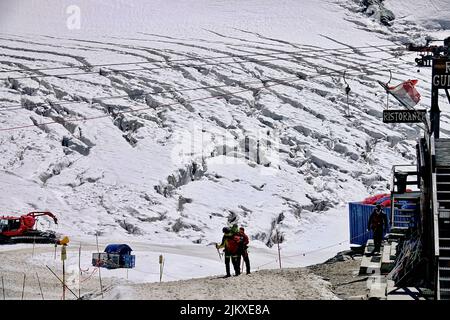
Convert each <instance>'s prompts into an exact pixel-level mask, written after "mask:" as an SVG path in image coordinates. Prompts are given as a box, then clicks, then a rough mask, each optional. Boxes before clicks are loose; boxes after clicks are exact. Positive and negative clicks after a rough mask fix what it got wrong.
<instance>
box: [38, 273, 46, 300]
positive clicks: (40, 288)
mask: <svg viewBox="0 0 450 320" xmlns="http://www.w3.org/2000/svg"><path fill="white" fill-rule="evenodd" d="M36 277H37V281H38V284H39V290H40V291H41V296H42V300H45V299H44V294H43V293H42V287H41V281H40V280H39V274H38V273H37V272H36Z"/></svg>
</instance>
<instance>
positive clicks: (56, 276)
mask: <svg viewBox="0 0 450 320" xmlns="http://www.w3.org/2000/svg"><path fill="white" fill-rule="evenodd" d="M45 266H46V267H47V269H48V270H49V271H50V272H51V273H52V274H53V275H54V276H55V278H56V279H58V281H59V282H61V283H63V282H62V280H61V279H60V278H59V277H58V275H57V274H56V273H55V272H54V271H53V270H52V269H50V267H49V266H48V265H45ZM66 288H67V289H68V290H69V291H70V292H71V293H72V294H73V295H74V296H75V298H77V299H78V297H77V295H76V294H75V293H74V292H73V291H72V290H71V289H70V288H69V287H68V286H66Z"/></svg>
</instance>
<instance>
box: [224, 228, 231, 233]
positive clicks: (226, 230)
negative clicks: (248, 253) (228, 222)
mask: <svg viewBox="0 0 450 320" xmlns="http://www.w3.org/2000/svg"><path fill="white" fill-rule="evenodd" d="M222 232H223V233H229V232H230V228H228V227H223V229H222Z"/></svg>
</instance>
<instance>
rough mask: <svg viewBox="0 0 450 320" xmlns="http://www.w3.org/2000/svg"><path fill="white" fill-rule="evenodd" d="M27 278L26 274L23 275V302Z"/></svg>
mask: <svg viewBox="0 0 450 320" xmlns="http://www.w3.org/2000/svg"><path fill="white" fill-rule="evenodd" d="M26 277H27V274H26V273H24V274H23V286H22V300H23V296H24V294H25V279H26Z"/></svg>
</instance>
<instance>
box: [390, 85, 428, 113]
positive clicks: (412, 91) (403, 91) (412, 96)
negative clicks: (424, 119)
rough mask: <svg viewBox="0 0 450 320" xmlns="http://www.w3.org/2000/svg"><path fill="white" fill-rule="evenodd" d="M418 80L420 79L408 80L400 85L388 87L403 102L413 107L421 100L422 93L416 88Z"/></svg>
mask: <svg viewBox="0 0 450 320" xmlns="http://www.w3.org/2000/svg"><path fill="white" fill-rule="evenodd" d="M417 82H418V80H407V81H405V82H403V83H401V84H399V85H398V86H395V87H387V90H388V92H389V93H390V94H392V95H393V96H394V97H395V98H396V99H397V100H398V101H400V102H401V103H402V104H404V105H406V106H407V107H411V108H412V107H414V106H415V105H416V104H418V103H419V101H420V93H419V92H417V90H416V88H415V85H416V84H417Z"/></svg>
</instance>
